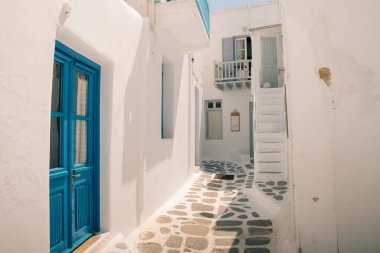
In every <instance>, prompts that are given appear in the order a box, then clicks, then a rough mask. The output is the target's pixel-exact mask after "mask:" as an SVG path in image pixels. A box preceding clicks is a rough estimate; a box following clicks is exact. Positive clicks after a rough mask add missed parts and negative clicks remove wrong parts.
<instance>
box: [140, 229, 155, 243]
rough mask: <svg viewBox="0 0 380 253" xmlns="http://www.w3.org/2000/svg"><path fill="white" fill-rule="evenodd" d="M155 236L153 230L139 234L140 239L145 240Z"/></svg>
mask: <svg viewBox="0 0 380 253" xmlns="http://www.w3.org/2000/svg"><path fill="white" fill-rule="evenodd" d="M154 236H155V234H154V233H153V232H150V231H144V232H142V233H140V234H139V238H140V240H143V241H145V240H149V239H152V238H153V237H154Z"/></svg>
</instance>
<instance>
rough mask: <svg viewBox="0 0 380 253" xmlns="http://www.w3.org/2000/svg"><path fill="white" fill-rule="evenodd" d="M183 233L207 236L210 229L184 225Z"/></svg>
mask: <svg viewBox="0 0 380 253" xmlns="http://www.w3.org/2000/svg"><path fill="white" fill-rule="evenodd" d="M181 232H183V233H185V234H189V235H197V236H206V235H207V234H208V232H209V228H208V227H206V226H201V225H184V226H182V227H181Z"/></svg>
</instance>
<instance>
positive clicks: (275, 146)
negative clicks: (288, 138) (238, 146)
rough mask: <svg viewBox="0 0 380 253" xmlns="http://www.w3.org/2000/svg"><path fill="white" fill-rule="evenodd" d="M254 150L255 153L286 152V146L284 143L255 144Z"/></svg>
mask: <svg viewBox="0 0 380 253" xmlns="http://www.w3.org/2000/svg"><path fill="white" fill-rule="evenodd" d="M255 150H256V152H257V153H264V152H286V150H287V145H286V143H285V142H277V143H264V142H257V143H256V146H255Z"/></svg>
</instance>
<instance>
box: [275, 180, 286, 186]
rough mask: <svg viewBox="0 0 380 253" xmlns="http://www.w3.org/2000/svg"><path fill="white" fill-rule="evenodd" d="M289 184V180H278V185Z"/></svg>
mask: <svg viewBox="0 0 380 253" xmlns="http://www.w3.org/2000/svg"><path fill="white" fill-rule="evenodd" d="M287 184H288V182H286V181H278V182H277V185H278V186H285V185H287Z"/></svg>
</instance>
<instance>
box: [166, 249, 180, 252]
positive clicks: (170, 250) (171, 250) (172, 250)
mask: <svg viewBox="0 0 380 253" xmlns="http://www.w3.org/2000/svg"><path fill="white" fill-rule="evenodd" d="M180 252H181V251H179V250H174V249H169V250H168V252H167V253H180Z"/></svg>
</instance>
